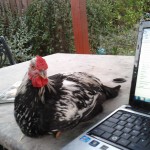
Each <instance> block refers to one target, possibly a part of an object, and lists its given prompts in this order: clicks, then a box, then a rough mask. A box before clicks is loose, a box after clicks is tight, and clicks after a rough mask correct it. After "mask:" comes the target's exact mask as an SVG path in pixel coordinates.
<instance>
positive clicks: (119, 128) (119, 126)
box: [115, 125, 124, 130]
mask: <svg viewBox="0 0 150 150" xmlns="http://www.w3.org/2000/svg"><path fill="white" fill-rule="evenodd" d="M123 128H124V126H121V125H117V126H116V127H115V129H117V130H122V129H123Z"/></svg>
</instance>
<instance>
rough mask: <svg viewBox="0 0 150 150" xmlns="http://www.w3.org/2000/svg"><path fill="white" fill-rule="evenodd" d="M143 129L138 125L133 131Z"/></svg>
mask: <svg viewBox="0 0 150 150" xmlns="http://www.w3.org/2000/svg"><path fill="white" fill-rule="evenodd" d="M141 128H142V127H141V126H139V125H136V126H134V127H133V129H134V130H137V131H139V130H141Z"/></svg>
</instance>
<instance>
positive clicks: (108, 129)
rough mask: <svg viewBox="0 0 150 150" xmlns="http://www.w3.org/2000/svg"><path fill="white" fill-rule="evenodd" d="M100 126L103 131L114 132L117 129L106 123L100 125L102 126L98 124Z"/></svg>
mask: <svg viewBox="0 0 150 150" xmlns="http://www.w3.org/2000/svg"><path fill="white" fill-rule="evenodd" d="M98 128H99V129H101V130H103V131H106V132H109V133H112V132H114V131H115V129H113V128H111V127H108V126H105V125H100V126H98Z"/></svg>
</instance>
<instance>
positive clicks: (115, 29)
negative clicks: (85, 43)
mask: <svg viewBox="0 0 150 150" xmlns="http://www.w3.org/2000/svg"><path fill="white" fill-rule="evenodd" d="M148 1H149V0H138V1H135V0H115V1H114V0H105V1H104V0H87V15H88V23H89V39H90V45H91V50H92V52H93V53H95V52H96V51H97V49H98V48H104V49H106V52H107V54H115V55H117V54H121V55H133V54H134V50H135V47H136V41H137V27H138V26H137V24H138V23H139V21H140V20H141V18H142V17H143V13H144V12H145V11H148V9H149V8H148V7H149V6H148V5H147V3H148ZM149 3H150V1H149Z"/></svg>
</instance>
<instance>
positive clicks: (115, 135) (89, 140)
mask: <svg viewBox="0 0 150 150" xmlns="http://www.w3.org/2000/svg"><path fill="white" fill-rule="evenodd" d="M62 150H150V21H141V22H140V26H139V32H138V41H137V48H136V55H135V62H134V69H133V77H132V82H131V90H130V97H129V104H128V105H123V106H121V107H120V108H118V109H117V110H115V111H114V112H113V113H111V114H110V115H109V116H107V117H106V118H104V119H103V120H101V121H100V122H98V123H97V124H95V125H94V126H93V127H92V128H90V129H88V130H86V131H85V132H84V133H83V134H81V135H80V136H78V137H77V138H76V139H75V140H73V141H72V142H70V143H69V144H67V145H66V146H65V147H63V148H62Z"/></svg>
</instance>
